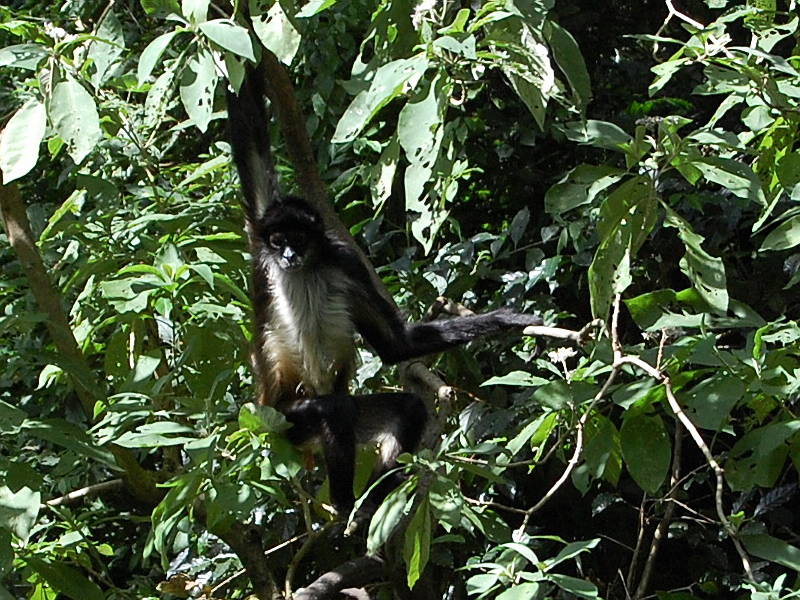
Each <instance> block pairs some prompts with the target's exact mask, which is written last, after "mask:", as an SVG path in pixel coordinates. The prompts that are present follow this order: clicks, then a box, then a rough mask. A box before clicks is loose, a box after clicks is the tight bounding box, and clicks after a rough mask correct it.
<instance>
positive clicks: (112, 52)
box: [89, 10, 125, 88]
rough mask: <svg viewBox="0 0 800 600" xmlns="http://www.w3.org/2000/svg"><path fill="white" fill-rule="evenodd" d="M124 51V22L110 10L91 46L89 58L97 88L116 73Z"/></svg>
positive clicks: (92, 77) (94, 84)
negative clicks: (116, 67)
mask: <svg viewBox="0 0 800 600" xmlns="http://www.w3.org/2000/svg"><path fill="white" fill-rule="evenodd" d="M124 51H125V35H124V32H123V31H122V24H121V23H120V21H119V19H118V18H117V15H116V13H115V12H114V11H113V10H109V11H108V13H107V14H106V16H105V18H104V19H103V22H102V23H101V24H100V27H98V29H97V37H96V39H95V40H94V43H93V44H92V45H91V46H90V47H89V59H90V60H91V61H92V67H93V68H94V73H92V76H91V82H92V85H93V86H95V88H99V87H100V86H101V85H102V84H103V83H104V82H105V81H106V80H108V78H109V77H110V76H111V75H113V74H114V67H115V66H116V64H117V63H118V62H119V60H120V57H121V56H122V53H123V52H124Z"/></svg>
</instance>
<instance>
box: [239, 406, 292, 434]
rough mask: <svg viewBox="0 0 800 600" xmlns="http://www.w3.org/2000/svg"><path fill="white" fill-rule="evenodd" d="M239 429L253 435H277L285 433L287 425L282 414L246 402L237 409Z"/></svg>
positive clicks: (272, 409)
mask: <svg viewBox="0 0 800 600" xmlns="http://www.w3.org/2000/svg"><path fill="white" fill-rule="evenodd" d="M239 427H241V428H242V429H248V430H250V431H252V432H254V433H273V432H278V433H279V432H282V431H286V430H287V429H288V428H289V423H288V422H287V421H286V417H285V416H284V415H283V413H280V412H278V411H277V410H275V409H274V408H272V407H271V406H262V405H260V404H254V403H252V402H248V403H247V404H245V405H244V406H242V408H241V409H239Z"/></svg>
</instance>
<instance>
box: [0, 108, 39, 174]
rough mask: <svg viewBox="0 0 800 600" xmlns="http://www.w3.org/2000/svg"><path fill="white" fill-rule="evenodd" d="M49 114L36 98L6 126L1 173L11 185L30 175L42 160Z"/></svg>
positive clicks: (1, 139) (0, 148)
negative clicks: (42, 146) (41, 153)
mask: <svg viewBox="0 0 800 600" xmlns="http://www.w3.org/2000/svg"><path fill="white" fill-rule="evenodd" d="M46 126H47V112H46V111H45V107H44V104H42V103H41V102H39V100H38V99H37V98H31V99H29V100H28V101H27V102H26V103H25V104H23V105H22V106H21V107H20V109H19V110H18V111H17V112H15V113H14V116H12V117H11V119H9V121H8V123H6V126H5V129H3V135H2V136H0V170H2V171H3V183H4V184H8V183H10V182H12V181H14V180H15V179H19V178H20V177H22V176H23V175H27V174H28V173H29V172H30V170H31V169H33V167H35V166H36V162H37V161H38V160H39V146H40V145H41V143H42V138H43V137H44V131H45V127H46Z"/></svg>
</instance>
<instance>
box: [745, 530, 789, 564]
mask: <svg viewBox="0 0 800 600" xmlns="http://www.w3.org/2000/svg"><path fill="white" fill-rule="evenodd" d="M742 543H743V544H744V547H745V550H747V552H748V553H749V554H752V555H754V556H757V557H758V558H763V559H764V560H768V561H770V562H774V563H777V564H779V565H781V566H784V567H788V568H789V569H794V570H795V571H799V572H800V548H798V547H797V546H792V545H791V544H788V543H786V542H784V541H783V540H780V539H778V538H774V537H772V536H771V535H767V534H765V533H759V534H747V533H743V534H742Z"/></svg>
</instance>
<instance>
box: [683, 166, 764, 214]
mask: <svg viewBox="0 0 800 600" xmlns="http://www.w3.org/2000/svg"><path fill="white" fill-rule="evenodd" d="M690 164H691V165H692V166H694V167H697V168H698V169H699V170H700V171H701V172H702V173H703V177H705V178H706V179H707V180H708V181H712V182H714V183H716V184H718V185H721V186H722V187H724V188H725V189H728V190H730V191H731V192H732V193H733V194H735V195H736V196H738V197H739V198H746V199H749V200H752V201H753V202H756V203H758V204H760V205H761V206H766V205H767V198H766V196H765V195H764V190H763V189H762V187H761V180H760V179H759V178H758V175H756V174H755V173H754V172H753V170H752V169H751V168H750V167H749V166H747V165H746V164H744V163H741V162H739V161H737V160H733V159H730V158H718V157H715V156H709V157H704V158H702V159H698V160H693V161H691V162H690Z"/></svg>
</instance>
